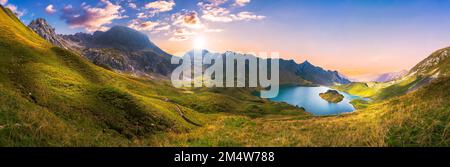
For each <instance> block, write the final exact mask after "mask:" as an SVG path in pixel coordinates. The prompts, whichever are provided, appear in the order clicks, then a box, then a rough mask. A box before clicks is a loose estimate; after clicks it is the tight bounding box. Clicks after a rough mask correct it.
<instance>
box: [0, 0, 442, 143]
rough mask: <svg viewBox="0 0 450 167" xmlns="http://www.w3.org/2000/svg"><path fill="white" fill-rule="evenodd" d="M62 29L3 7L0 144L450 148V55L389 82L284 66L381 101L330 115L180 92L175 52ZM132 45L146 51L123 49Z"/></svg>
mask: <svg viewBox="0 0 450 167" xmlns="http://www.w3.org/2000/svg"><path fill="white" fill-rule="evenodd" d="M39 22H40V23H36V24H39V25H46V23H45V24H44V21H43V20H40V21H39ZM36 28H37V29H42V30H43V31H36ZM51 29H52V28H51V27H45V26H44V27H40V26H35V28H34V29H33V30H34V31H33V30H32V29H30V28H28V27H27V26H25V25H24V24H23V23H22V22H21V21H20V20H19V19H18V18H17V17H16V16H15V14H14V13H13V12H12V11H11V10H9V9H6V8H3V7H1V10H0V104H1V105H0V146H65V147H67V146H69V147H70V146H107V147H117V146H158V147H161V146H164V147H165V146H183V147H189V146H284V147H288V146H314V147H316V146H333V147H336V146H363V147H371V146H373V147H383V146H401V147H407V146H450V134H449V133H450V117H449V114H450V101H449V100H448V99H450V91H449V90H450V85H449V84H450V81H449V80H450V76H449V73H450V71H449V69H450V68H449V64H450V62H449V61H450V58H449V57H448V54H447V53H448V51H449V50H450V48H445V49H442V50H438V51H436V52H435V53H432V55H431V56H430V57H429V58H427V59H425V60H424V61H422V62H420V63H419V64H418V65H417V66H416V67H414V68H413V69H412V70H410V71H409V72H408V74H406V75H405V76H403V77H401V78H395V79H393V80H392V81H389V82H383V83H379V82H369V83H362V82H360V83H351V82H350V81H349V80H348V79H346V78H344V77H342V76H341V75H340V74H339V72H337V71H330V70H325V69H323V68H321V67H317V66H314V65H312V64H311V63H309V62H308V61H306V62H304V63H301V64H297V63H295V62H294V61H290V60H281V65H280V73H282V74H283V75H282V76H281V77H280V81H281V83H282V84H285V85H301V86H304V85H307V86H318V85H324V86H329V87H330V88H332V89H337V90H339V91H341V92H346V93H348V94H349V95H346V94H344V95H345V96H350V95H356V96H359V97H361V98H370V100H369V101H364V100H363V101H361V100H360V98H348V97H347V98H344V101H345V106H344V108H345V110H339V111H336V112H333V114H324V115H321V114H311V113H309V112H311V111H308V106H295V105H293V103H294V102H292V103H289V102H276V101H278V100H269V99H262V98H259V97H258V96H255V95H254V92H255V91H258V90H257V89H248V88H204V87H202V88H175V87H173V86H172V84H171V83H170V80H168V74H169V73H170V71H171V70H172V69H174V67H173V66H171V65H170V64H169V63H170V58H171V55H169V54H167V53H165V52H164V51H162V50H161V49H159V48H158V47H157V46H156V45H154V44H153V43H152V42H151V41H150V40H149V39H148V37H147V36H145V35H144V36H143V35H142V34H140V33H139V32H137V31H135V30H130V29H129V28H124V27H116V28H112V30H109V31H107V32H97V33H94V34H92V35H90V34H88V35H86V34H84V35H83V34H78V35H75V36H70V37H68V36H66V37H62V36H58V35H56V34H55V33H54V31H48V30H51ZM44 30H45V31H44ZM35 31H36V32H37V33H36V32H35ZM39 32H42V33H45V34H46V35H44V34H42V33H39ZM48 33H50V34H48ZM108 33H113V34H115V35H114V36H111V35H109V36H108V35H107V34H108ZM105 34H106V35H105ZM117 34H128V35H124V36H122V35H117ZM45 36H47V37H49V36H51V37H52V38H50V39H53V40H49V39H46V38H43V37H45ZM76 36H78V37H76ZM82 37H86V39H90V40H82V39H84V38H82ZM113 37H114V38H113ZM126 38H132V39H126ZM69 39H72V40H69ZM74 39H76V40H74ZM133 39H139V40H138V42H137V43H138V44H142V46H141V45H134V44H133V45H132V47H130V46H131V45H128V44H130V43H129V42H126V43H123V40H126V41H134V40H133ZM77 41H78V42H77ZM93 41H95V42H93ZM121 41H122V42H121ZM134 42H136V41H134ZM137 46H139V47H137ZM314 88H318V87H314ZM319 88H320V87H319ZM326 90H327V89H326ZM326 90H325V91H326ZM325 91H321V92H320V93H323V92H325ZM318 93H319V92H317V94H315V96H319V95H318ZM289 98H291V97H288V98H287V99H289ZM319 98H320V97H319ZM280 101H286V100H280ZM326 105H328V103H327V104H326ZM348 108H351V110H352V111H353V110H356V111H353V112H351V113H346V112H348V111H346V110H347V109H348ZM305 109H306V110H307V111H308V112H307V111H305ZM339 113H346V114H339Z"/></svg>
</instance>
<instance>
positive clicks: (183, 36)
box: [169, 28, 196, 41]
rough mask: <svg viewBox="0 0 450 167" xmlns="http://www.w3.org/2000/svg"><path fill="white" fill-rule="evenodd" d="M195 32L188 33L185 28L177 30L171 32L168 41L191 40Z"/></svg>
mask: <svg viewBox="0 0 450 167" xmlns="http://www.w3.org/2000/svg"><path fill="white" fill-rule="evenodd" d="M194 35H196V33H195V32H192V31H189V30H187V29H185V28H178V29H176V30H175V31H174V32H173V36H172V37H171V38H170V39H169V41H186V40H189V39H191V38H192V37H193V36H194Z"/></svg>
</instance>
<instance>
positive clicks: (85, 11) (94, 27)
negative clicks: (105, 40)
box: [61, 0, 127, 32]
mask: <svg viewBox="0 0 450 167" xmlns="http://www.w3.org/2000/svg"><path fill="white" fill-rule="evenodd" d="M100 2H101V4H102V6H103V7H90V6H89V5H86V4H85V3H83V4H82V5H81V7H82V8H81V9H80V10H75V9H74V8H73V7H72V6H71V5H68V6H65V7H64V8H63V9H61V11H62V15H61V19H62V20H64V21H65V22H66V23H67V24H69V26H70V27H71V28H84V29H85V30H86V31H89V32H93V31H98V30H101V31H102V30H105V29H107V28H108V27H106V26H105V25H108V24H111V23H112V21H113V20H116V19H122V18H126V17H127V16H122V13H123V12H125V11H124V10H123V9H122V7H121V6H120V5H116V4H113V3H111V2H110V1H109V0H101V1H100Z"/></svg>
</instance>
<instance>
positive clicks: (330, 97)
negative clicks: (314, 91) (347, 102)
mask: <svg viewBox="0 0 450 167" xmlns="http://www.w3.org/2000/svg"><path fill="white" fill-rule="evenodd" d="M319 96H320V97H321V98H322V99H324V100H326V101H328V102H330V103H339V102H341V101H342V100H344V95H341V94H340V93H339V92H338V91H336V90H328V91H327V92H325V93H320V94H319Z"/></svg>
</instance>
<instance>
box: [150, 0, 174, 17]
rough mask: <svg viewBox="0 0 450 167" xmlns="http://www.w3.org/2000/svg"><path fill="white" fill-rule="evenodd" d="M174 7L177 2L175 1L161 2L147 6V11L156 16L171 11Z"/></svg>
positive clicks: (162, 0)
mask: <svg viewBox="0 0 450 167" xmlns="http://www.w3.org/2000/svg"><path fill="white" fill-rule="evenodd" d="M174 6H175V2H174V1H173V0H170V1H165V0H160V1H155V2H150V3H148V4H146V5H145V9H149V10H150V13H155V14H156V13H161V12H168V11H171V10H172V9H173V7H174Z"/></svg>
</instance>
